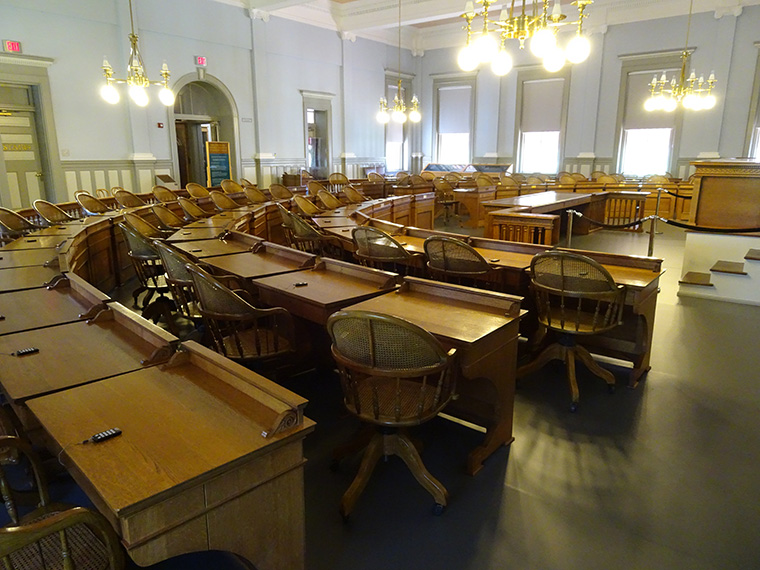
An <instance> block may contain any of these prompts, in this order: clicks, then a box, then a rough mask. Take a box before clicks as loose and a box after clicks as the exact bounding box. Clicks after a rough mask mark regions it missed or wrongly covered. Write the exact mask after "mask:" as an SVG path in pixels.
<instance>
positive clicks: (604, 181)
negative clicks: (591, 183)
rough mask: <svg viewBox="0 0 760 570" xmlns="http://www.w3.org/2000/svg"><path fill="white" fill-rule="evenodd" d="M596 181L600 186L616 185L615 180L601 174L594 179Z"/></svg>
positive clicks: (610, 176) (608, 175) (612, 177)
mask: <svg viewBox="0 0 760 570" xmlns="http://www.w3.org/2000/svg"><path fill="white" fill-rule="evenodd" d="M596 181H597V182H600V183H602V184H618V180H617V178H615V177H614V176H612V175H610V174H602V175H601V176H597V177H596Z"/></svg>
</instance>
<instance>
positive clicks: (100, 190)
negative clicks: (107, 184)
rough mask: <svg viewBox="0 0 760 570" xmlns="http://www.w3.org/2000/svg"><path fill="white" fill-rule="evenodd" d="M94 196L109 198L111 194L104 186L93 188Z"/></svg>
mask: <svg viewBox="0 0 760 570" xmlns="http://www.w3.org/2000/svg"><path fill="white" fill-rule="evenodd" d="M95 196H97V197H98V198H110V197H111V196H113V194H112V193H111V192H110V191H109V190H107V189H105V188H98V189H97V190H95Z"/></svg>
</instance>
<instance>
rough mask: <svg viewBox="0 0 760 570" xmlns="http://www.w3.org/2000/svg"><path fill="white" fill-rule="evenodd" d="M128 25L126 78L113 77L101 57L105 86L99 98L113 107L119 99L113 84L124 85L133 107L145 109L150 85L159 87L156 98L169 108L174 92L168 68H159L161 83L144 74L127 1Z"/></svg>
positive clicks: (130, 9)
mask: <svg viewBox="0 0 760 570" xmlns="http://www.w3.org/2000/svg"><path fill="white" fill-rule="evenodd" d="M129 23H130V26H131V29H132V33H130V34H129V42H130V44H131V45H130V48H129V63H128V64H127V78H126V79H116V78H115V77H114V76H113V68H112V67H111V64H109V63H108V60H107V59H106V58H105V56H104V57H103V75H105V77H106V84H105V85H103V87H101V88H100V96H101V97H103V99H105V100H106V101H107V102H108V103H111V104H112V105H115V104H116V103H118V102H119V100H120V99H121V96H120V95H119V91H118V90H117V89H116V87H114V83H126V84H127V86H128V93H129V96H130V98H131V99H132V101H134V103H135V105H138V106H139V107H145V106H146V105H147V104H148V100H149V98H148V92H147V91H146V90H145V88H146V87H149V86H150V85H160V86H161V90H160V91H159V92H158V98H159V99H160V100H161V103H163V104H164V105H166V106H167V107H170V106H171V105H174V92H173V91H172V90H171V89H169V67H168V66H167V65H166V62H164V64H163V66H162V67H161V71H160V74H161V77H162V78H163V79H162V80H161V81H151V80H150V79H148V76H147V75H146V74H145V66H144V65H143V60H142V56H141V55H140V48H139V47H138V45H137V35H136V34H135V22H134V16H133V15H132V0H129Z"/></svg>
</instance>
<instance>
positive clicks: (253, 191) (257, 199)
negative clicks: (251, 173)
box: [243, 185, 269, 204]
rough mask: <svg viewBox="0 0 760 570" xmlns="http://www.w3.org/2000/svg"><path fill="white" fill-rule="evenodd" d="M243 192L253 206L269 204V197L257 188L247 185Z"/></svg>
mask: <svg viewBox="0 0 760 570" xmlns="http://www.w3.org/2000/svg"><path fill="white" fill-rule="evenodd" d="M243 192H245V197H246V198H248V201H249V202H250V203H251V204H263V203H264V202H269V198H267V195H266V194H264V193H263V192H262V191H261V190H259V189H258V188H257V187H256V186H247V185H246V186H244V187H243Z"/></svg>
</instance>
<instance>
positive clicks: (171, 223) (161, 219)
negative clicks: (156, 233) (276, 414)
mask: <svg viewBox="0 0 760 570" xmlns="http://www.w3.org/2000/svg"><path fill="white" fill-rule="evenodd" d="M150 209H151V211H152V212H153V214H154V215H155V216H156V218H158V227H159V228H160V229H162V230H168V231H176V230H178V229H180V228H181V227H182V226H184V225H185V223H186V222H185V220H183V219H182V218H180V217H179V216H178V215H177V214H175V213H174V212H172V211H171V210H170V209H169V208H167V207H166V206H164V205H163V204H154V205H153V206H151V208H150Z"/></svg>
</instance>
